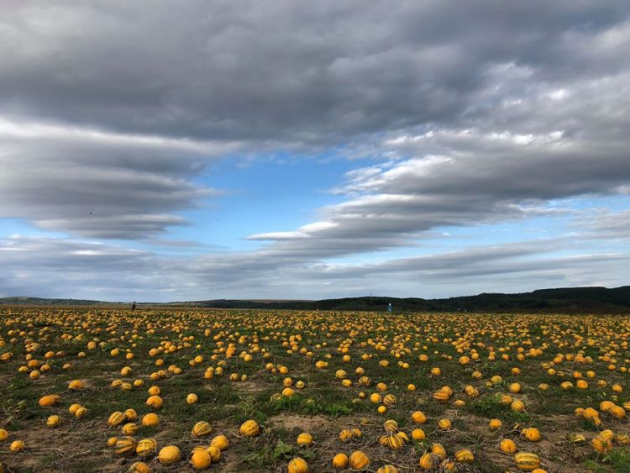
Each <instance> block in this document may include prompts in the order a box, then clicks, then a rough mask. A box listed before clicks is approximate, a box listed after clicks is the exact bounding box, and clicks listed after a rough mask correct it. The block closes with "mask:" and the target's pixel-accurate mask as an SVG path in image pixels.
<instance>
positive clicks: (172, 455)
mask: <svg viewBox="0 0 630 473" xmlns="http://www.w3.org/2000/svg"><path fill="white" fill-rule="evenodd" d="M181 457H182V452H181V451H180V449H179V447H176V446H175V445H167V446H166V447H163V448H162V449H161V450H160V453H158V461H159V462H160V463H161V464H162V465H172V464H174V463H177V462H178V461H179V460H180V459H181Z"/></svg>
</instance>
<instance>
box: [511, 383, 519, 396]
mask: <svg viewBox="0 0 630 473" xmlns="http://www.w3.org/2000/svg"><path fill="white" fill-rule="evenodd" d="M509 391H510V392H511V393H512V394H518V393H520V392H521V385H520V384H519V383H512V384H510V388H509Z"/></svg>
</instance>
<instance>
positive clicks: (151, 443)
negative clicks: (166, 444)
mask: <svg viewBox="0 0 630 473" xmlns="http://www.w3.org/2000/svg"><path fill="white" fill-rule="evenodd" d="M156 451H157V442H156V441H155V439H151V438H149V439H142V440H140V441H139V442H138V445H136V454H137V455H138V456H139V457H147V456H149V455H153V454H154V453H155V452H156Z"/></svg>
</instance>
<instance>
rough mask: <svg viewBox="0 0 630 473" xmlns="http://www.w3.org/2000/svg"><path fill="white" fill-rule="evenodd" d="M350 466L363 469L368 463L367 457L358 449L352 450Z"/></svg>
mask: <svg viewBox="0 0 630 473" xmlns="http://www.w3.org/2000/svg"><path fill="white" fill-rule="evenodd" d="M349 460H350V468H352V469H353V470H358V471H361V470H365V469H366V468H367V467H368V466H369V465H370V459H369V457H368V456H367V455H366V454H365V453H363V452H362V451H360V450H357V451H356V452H352V454H351V455H350V458H349Z"/></svg>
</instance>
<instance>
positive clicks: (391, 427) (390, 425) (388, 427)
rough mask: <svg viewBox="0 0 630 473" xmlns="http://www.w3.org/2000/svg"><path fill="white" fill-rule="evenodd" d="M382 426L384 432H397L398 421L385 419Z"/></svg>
mask: <svg viewBox="0 0 630 473" xmlns="http://www.w3.org/2000/svg"><path fill="white" fill-rule="evenodd" d="M383 427H384V428H385V432H389V433H392V432H397V431H398V422H396V421H395V420H386V421H385V423H384V424H383Z"/></svg>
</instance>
